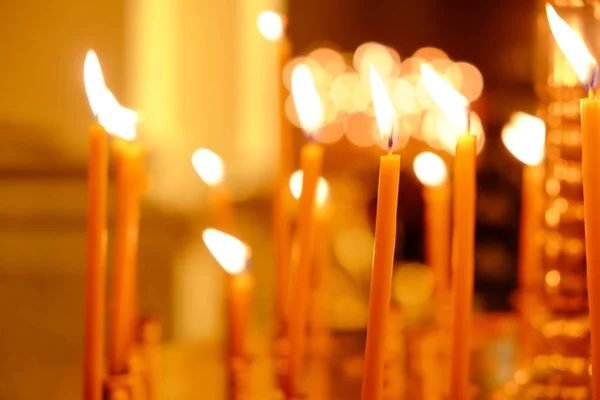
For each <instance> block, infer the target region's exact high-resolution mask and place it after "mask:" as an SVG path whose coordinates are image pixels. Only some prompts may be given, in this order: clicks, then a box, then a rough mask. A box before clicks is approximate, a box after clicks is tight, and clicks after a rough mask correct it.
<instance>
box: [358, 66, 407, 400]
mask: <svg viewBox="0 0 600 400" xmlns="http://www.w3.org/2000/svg"><path fill="white" fill-rule="evenodd" d="M370 79H371V91H372V95H373V105H374V107H375V116H376V118H377V126H378V129H379V132H380V134H381V137H382V139H383V140H384V141H385V144H386V145H387V148H388V154H387V155H385V156H382V157H381V159H380V162H379V186H378V189H377V213H376V217H375V248H374V249H373V269H372V272H371V290H370V292H369V293H370V294H369V318H368V323H367V340H366V344H365V364H364V370H363V379H362V392H361V399H362V400H380V399H381V398H382V394H383V379H384V375H383V371H384V362H385V349H386V336H387V324H388V315H389V311H390V299H391V293H392V272H393V267H394V251H395V247H396V219H397V210H398V185H399V184H400V156H399V155H395V154H392V149H393V147H394V145H397V144H398V143H395V142H394V135H395V119H396V117H395V114H394V110H393V106H392V103H391V101H390V98H389V96H388V94H387V91H386V88H385V86H384V84H383V82H382V81H381V78H380V77H379V75H378V74H377V72H376V70H375V69H374V68H373V67H372V66H371V67H370Z"/></svg>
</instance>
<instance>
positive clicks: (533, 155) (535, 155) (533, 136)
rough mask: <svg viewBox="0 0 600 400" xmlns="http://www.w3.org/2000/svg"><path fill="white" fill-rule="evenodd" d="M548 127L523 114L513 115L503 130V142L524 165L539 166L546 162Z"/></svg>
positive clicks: (536, 119) (538, 120)
mask: <svg viewBox="0 0 600 400" xmlns="http://www.w3.org/2000/svg"><path fill="white" fill-rule="evenodd" d="M545 139H546V126H545V125H544V122H543V121H542V120H541V119H539V118H536V117H534V116H531V115H529V114H525V113H522V112H517V113H515V114H513V116H512V118H511V119H510V122H509V123H508V124H506V125H505V126H504V128H503V129H502V142H504V145H505V146H506V148H507V149H508V150H509V151H510V152H511V153H512V154H513V155H514V156H515V157H516V158H517V159H518V160H519V161H521V162H522V163H525V164H527V165H539V164H540V163H541V162H542V161H543V160H544V142H545Z"/></svg>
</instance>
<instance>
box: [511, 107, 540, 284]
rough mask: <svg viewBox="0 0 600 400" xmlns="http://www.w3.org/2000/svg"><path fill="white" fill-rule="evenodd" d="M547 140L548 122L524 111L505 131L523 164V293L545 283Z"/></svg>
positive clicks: (520, 270)
mask: <svg viewBox="0 0 600 400" xmlns="http://www.w3.org/2000/svg"><path fill="white" fill-rule="evenodd" d="M545 140H546V126H545V125H544V122H543V121H542V120H541V119H539V118H536V117H533V116H531V115H528V114H525V113H522V112H518V113H515V114H513V116H512V118H511V120H510V122H509V123H508V124H507V125H506V126H505V127H504V128H503V130H502V142H503V143H504V145H505V146H506V148H507V149H508V151H510V152H511V153H512V155H513V156H515V157H516V158H517V159H518V160H519V161H521V162H522V163H523V178H522V180H521V188H522V189H521V228H520V233H519V265H518V283H519V289H520V290H522V291H529V290H535V288H539V287H540V286H541V283H542V269H541V258H540V256H541V248H540V247H538V242H537V240H536V239H537V237H538V235H539V229H540V224H541V219H542V212H543V211H542V206H543V197H542V192H543V183H544V169H543V166H542V162H543V161H544V144H545Z"/></svg>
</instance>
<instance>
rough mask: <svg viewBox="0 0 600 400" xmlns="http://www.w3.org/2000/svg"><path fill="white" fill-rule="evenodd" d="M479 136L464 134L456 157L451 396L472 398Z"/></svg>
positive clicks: (459, 139)
mask: <svg viewBox="0 0 600 400" xmlns="http://www.w3.org/2000/svg"><path fill="white" fill-rule="evenodd" d="M476 139H477V138H476V137H475V136H474V135H471V134H466V135H461V136H459V137H458V138H457V141H456V156H455V158H454V200H453V208H454V211H453V224H454V229H453V232H452V246H453V247H452V270H453V277H452V283H453V284H452V315H453V323H452V339H451V340H452V356H451V364H450V374H451V376H450V398H452V399H461V400H462V399H469V398H470V397H469V372H470V368H469V367H470V355H471V308H472V305H473V277H474V261H475V260H474V256H475V198H476V180H475V178H476V176H475V174H476V162H475V161H476V155H477V147H476Z"/></svg>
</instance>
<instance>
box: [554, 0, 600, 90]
mask: <svg viewBox="0 0 600 400" xmlns="http://www.w3.org/2000/svg"><path fill="white" fill-rule="evenodd" d="M546 15H547V17H548V22H549V23H550V30H551V31H552V34H553V35H554V39H555V40H556V43H557V44H558V47H560V49H561V50H562V52H563V53H564V54H565V56H566V57H567V60H569V63H571V65H572V66H573V69H574V70H575V73H576V74H577V76H578V77H579V79H580V80H581V82H582V83H584V84H589V83H590V82H591V81H592V79H593V74H594V70H595V69H596V65H597V64H596V60H595V59H594V57H592V55H591V54H590V51H589V50H588V48H587V47H586V45H585V43H584V42H583V39H582V38H581V37H580V36H579V35H578V34H577V32H575V31H574V30H573V29H572V28H571V27H570V26H569V24H567V23H566V22H565V21H564V20H563V19H562V18H560V17H559V16H558V14H557V13H556V10H554V7H552V6H551V5H550V4H548V3H546Z"/></svg>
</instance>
